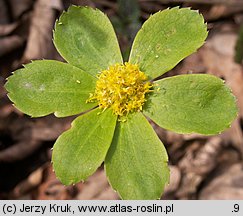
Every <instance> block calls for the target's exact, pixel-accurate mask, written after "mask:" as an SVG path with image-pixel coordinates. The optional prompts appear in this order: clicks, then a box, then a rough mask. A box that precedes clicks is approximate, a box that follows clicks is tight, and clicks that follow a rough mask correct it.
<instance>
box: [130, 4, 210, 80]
mask: <svg viewBox="0 0 243 216" xmlns="http://www.w3.org/2000/svg"><path fill="white" fill-rule="evenodd" d="M206 37H207V26H206V25H205V24H204V20H203V17H202V15H200V14H199V13H198V12H197V11H194V10H190V9H189V8H182V9H179V8H178V7H175V8H172V9H167V10H163V11H162V12H158V13H156V14H154V15H152V16H151V17H150V18H149V19H148V20H147V21H146V22H145V23H144V24H143V26H142V28H141V30H140V31H139V32H138V34H137V36H136V37H135V40H134V43H133V46H132V50H131V55H130V62H131V63H133V64H138V65H139V66H140V70H141V71H143V72H145V73H146V74H147V75H148V76H149V77H150V78H156V77H158V76H159V75H162V74H164V73H165V72H167V71H169V70H171V69H172V68H173V67H174V66H175V65H177V64H178V63H179V62H180V61H181V60H182V59H184V58H185V57H187V56H188V55H190V54H192V53H193V52H195V51H196V50H197V49H198V48H199V47H201V46H202V45H203V43H204V40H205V39H206Z"/></svg>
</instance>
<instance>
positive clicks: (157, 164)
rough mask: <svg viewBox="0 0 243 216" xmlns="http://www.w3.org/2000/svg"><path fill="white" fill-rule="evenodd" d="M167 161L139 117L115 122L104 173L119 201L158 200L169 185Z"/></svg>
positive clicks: (140, 114)
mask: <svg viewBox="0 0 243 216" xmlns="http://www.w3.org/2000/svg"><path fill="white" fill-rule="evenodd" d="M167 161H168V156H167V153H166V150H165V148H164V146H163V144H162V143H161V141H160V140H159V138H158V137H157V135H156V133H155V132H154V130H153V128H152V127H151V125H150V124H149V123H148V121H147V120H146V118H145V117H144V116H143V115H142V113H138V112H137V113H135V114H130V115H129V116H128V119H127V121H126V122H118V124H117V127H116V130H115V134H114V138H113V141H112V144H111V147H110V149H109V152H108V154H107V156H106V159H105V169H106V174H107V176H108V178H109V182H110V184H111V185H112V187H113V188H114V190H116V191H118V193H119V194H120V196H121V197H122V198H123V199H159V198H160V196H161V194H162V192H163V189H164V186H165V184H167V183H168V181H169V169H168V165H167Z"/></svg>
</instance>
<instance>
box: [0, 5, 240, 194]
mask: <svg viewBox="0 0 243 216" xmlns="http://www.w3.org/2000/svg"><path fill="white" fill-rule="evenodd" d="M70 4H75V5H88V6H91V7H97V8H99V9H101V10H102V11H104V12H105V13H106V14H107V15H108V16H109V18H110V19H111V21H112V23H113V25H114V28H115V31H116V33H117V36H118V39H119V43H120V46H121V49H122V52H123V56H124V58H125V59H127V57H128V55H129V51H130V46H131V43H132V41H133V38H134V36H135V34H136V32H137V31H138V29H139V28H140V27H141V25H142V24H143V22H144V21H145V20H146V19H147V18H148V17H149V16H150V14H152V13H155V12H157V11H159V10H163V9H165V8H168V7H173V6H181V7H191V8H193V9H196V10H199V11H200V12H201V13H202V14H203V16H204V17H205V20H206V22H207V23H208V30H209V36H208V38H207V41H206V43H205V45H204V46H203V47H202V48H201V49H199V51H198V52H197V53H195V54H193V55H191V56H189V57H188V58H186V59H185V60H183V61H182V62H181V63H180V64H179V65H177V66H176V67H175V68H174V69H173V70H172V71H170V72H168V73H167V74H166V75H165V76H173V75H177V74H186V73H208V74H213V75H215V76H218V77H220V78H222V79H224V80H225V81H226V84H227V85H229V86H230V87H231V88H232V90H233V93H234V94H235V95H236V97H237V99H238V107H239V115H238V118H237V119H236V120H235V121H234V123H233V124H232V127H231V128H230V129H228V130H227V131H225V132H224V133H222V134H220V135H218V136H210V137H205V136H201V135H197V134H191V135H179V134H175V133H172V132H169V131H166V130H164V129H161V128H159V127H158V126H157V125H155V124H154V123H153V122H151V124H152V125H153V127H154V128H155V130H156V132H157V134H158V136H159V137H160V139H161V140H162V142H163V143H164V144H165V146H166V148H167V150H168V154H169V161H170V169H171V182H170V185H169V186H168V187H167V188H166V190H165V193H164V195H163V196H162V199H243V163H242V162H243V161H242V158H243V157H242V156H243V133H242V130H243V121H242V117H243V67H242V62H243V61H242V59H243V0H137V1H135V0H117V1H116V0H93V1H91V0H36V1H34V0H0V199H118V196H117V194H116V193H115V192H113V190H112V189H111V188H110V186H109V185H108V182H107V180H106V176H105V173H104V171H103V168H102V167H101V168H99V169H98V170H97V172H96V173H95V174H94V175H93V176H91V177H90V178H89V179H88V181H87V182H85V183H79V184H77V185H74V186H68V187H65V186H63V185H62V184H61V183H60V182H59V181H58V180H57V179H56V177H55V174H54V173H53V170H52V166H51V163H50V160H51V148H52V146H53V144H54V142H55V140H56V138H57V137H58V136H59V135H60V134H61V133H62V132H63V131H64V130H67V129H68V128H69V127H70V123H71V121H72V120H73V117H68V118H60V119H58V118H56V117H54V116H53V115H49V116H47V117H43V118H36V119H35V118H30V117H29V116H27V115H24V114H23V113H21V112H19V111H18V110H17V109H16V108H14V106H12V103H11V102H10V101H9V99H8V98H7V96H6V91H5V90H4V88H3V85H4V83H5V79H6V77H8V76H9V75H11V71H14V70H16V69H18V68H20V67H21V66H22V64H25V63H29V62H30V61H31V60H33V59H43V58H44V59H57V60H60V61H63V59H62V58H61V57H60V55H59V54H58V53H57V51H56V50H55V48H54V46H53V43H52V29H53V26H54V23H55V20H56V19H57V18H58V17H59V16H60V14H61V12H62V11H63V10H66V9H67V8H68V6H69V5H70ZM185 46H186V44H185Z"/></svg>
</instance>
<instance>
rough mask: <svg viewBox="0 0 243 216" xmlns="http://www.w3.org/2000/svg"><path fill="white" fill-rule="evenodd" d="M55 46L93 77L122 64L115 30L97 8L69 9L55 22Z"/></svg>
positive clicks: (73, 7)
mask: <svg viewBox="0 0 243 216" xmlns="http://www.w3.org/2000/svg"><path fill="white" fill-rule="evenodd" d="M54 44H55V46H56V48H57V50H58V51H59V53H60V54H61V55H62V56H63V57H64V58H65V59H66V60H67V61H68V62H69V63H70V64H72V65H74V66H77V67H79V68H81V69H83V70H84V71H87V72H89V73H90V74H92V75H94V76H96V75H97V73H98V72H100V71H101V70H104V69H107V68H108V67H109V66H110V65H113V64H115V63H122V56H121V53H120V48H119V45H118V42H117V38H116V34H115V32H114V29H113V27H112V25H111V23H110V21H109V19H108V17H107V16H106V15H105V14H103V13H102V12H101V11H99V10H98V9H92V8H89V7H77V6H71V7H69V9H68V11H67V12H64V13H63V14H62V15H61V17H60V19H59V21H57V22H56V25H55V31H54Z"/></svg>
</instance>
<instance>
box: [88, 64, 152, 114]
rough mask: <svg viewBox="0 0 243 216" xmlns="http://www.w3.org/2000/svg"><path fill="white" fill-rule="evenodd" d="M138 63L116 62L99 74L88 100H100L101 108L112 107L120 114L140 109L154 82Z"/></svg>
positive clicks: (114, 111) (115, 112)
mask: <svg viewBox="0 0 243 216" xmlns="http://www.w3.org/2000/svg"><path fill="white" fill-rule="evenodd" d="M147 79H148V77H147V76H146V75H145V74H144V73H143V72H141V71H140V70H139V67H138V65H136V64H130V63H127V62H126V63H125V64H115V65H113V66H110V67H109V68H108V69H107V70H104V71H102V72H101V73H100V74H99V75H98V81H97V82H96V89H95V92H94V93H93V94H90V98H89V99H88V102H92V101H98V104H99V107H100V108H101V109H104V110H105V109H107V108H109V107H111V108H112V109H113V113H114V114H116V115H118V116H123V115H127V114H128V113H129V112H134V111H140V110H142V107H143V105H144V103H145V101H146V98H145V96H146V93H148V92H150V91H151V88H152V86H153V85H152V83H150V82H148V81H147Z"/></svg>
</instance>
